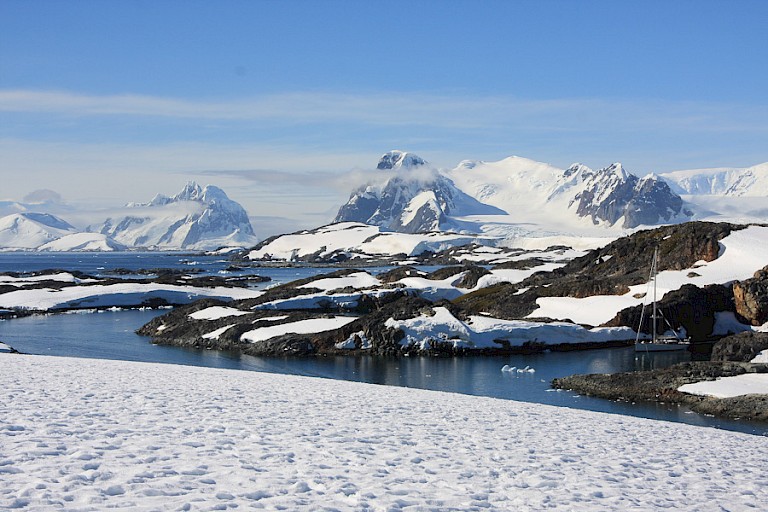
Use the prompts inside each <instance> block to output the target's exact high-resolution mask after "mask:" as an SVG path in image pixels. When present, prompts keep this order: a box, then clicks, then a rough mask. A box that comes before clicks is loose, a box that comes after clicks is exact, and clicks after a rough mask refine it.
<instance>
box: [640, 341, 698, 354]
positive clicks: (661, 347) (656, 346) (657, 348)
mask: <svg viewBox="0 0 768 512" xmlns="http://www.w3.org/2000/svg"><path fill="white" fill-rule="evenodd" d="M690 346H691V344H690V343H653V342H649V343H635V352H673V351H680V350H688V348H690Z"/></svg>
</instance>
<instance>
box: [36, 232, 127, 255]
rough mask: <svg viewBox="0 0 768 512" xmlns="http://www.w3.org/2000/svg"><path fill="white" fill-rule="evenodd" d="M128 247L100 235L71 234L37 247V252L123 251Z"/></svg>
mask: <svg viewBox="0 0 768 512" xmlns="http://www.w3.org/2000/svg"><path fill="white" fill-rule="evenodd" d="M127 249H128V247H126V246H124V245H123V244H120V243H118V242H115V241H114V240H112V239H111V238H110V237H108V236H106V235H102V234H101V233H72V234H69V235H64V236H62V237H61V238H57V239H56V240H52V241H50V242H48V243H46V244H43V245H41V246H39V247H37V250H38V251H51V252H75V251H100V252H109V251H125V250H127Z"/></svg>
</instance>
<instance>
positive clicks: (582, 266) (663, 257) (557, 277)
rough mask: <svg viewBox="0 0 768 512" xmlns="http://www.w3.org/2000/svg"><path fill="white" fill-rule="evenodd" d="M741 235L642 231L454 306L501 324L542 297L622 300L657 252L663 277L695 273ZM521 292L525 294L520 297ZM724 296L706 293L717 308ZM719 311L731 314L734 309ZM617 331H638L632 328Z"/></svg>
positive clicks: (726, 227) (692, 226) (720, 227)
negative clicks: (669, 273) (698, 264)
mask: <svg viewBox="0 0 768 512" xmlns="http://www.w3.org/2000/svg"><path fill="white" fill-rule="evenodd" d="M737 229H743V226H736V225H732V224H728V223H709V222H688V223H685V224H676V225H671V226H662V227H660V228H656V229H652V230H646V231H638V232H637V233H634V234H632V235H630V236H629V237H625V238H621V239H619V240H616V241H614V242H612V243H610V244H608V245H607V246H605V247H603V248H600V249H595V250H593V251H590V252H589V253H588V254H586V255H584V256H582V257H580V258H576V259H574V260H572V261H571V262H569V263H568V264H567V265H565V266H564V267H561V268H559V269H556V270H553V271H552V272H540V273H536V274H534V275H532V276H531V277H529V278H527V279H525V280H524V281H522V282H521V283H519V284H517V285H511V284H499V285H496V286H490V287H488V288H484V289H482V290H477V291H475V292H472V293H469V294H467V295H464V296H462V297H459V298H458V299H456V301H455V302H456V303H457V304H459V305H461V307H462V308H464V309H465V311H467V313H471V314H477V313H480V312H482V311H485V312H488V313H491V314H492V315H495V316H496V315H498V316H499V317H500V318H506V319H519V318H522V317H525V316H527V315H529V314H531V313H532V312H533V311H534V310H535V309H536V299H537V298H539V297H587V296H590V295H621V294H624V293H626V292H627V291H628V289H629V286H633V285H636V284H641V283H645V282H647V281H648V278H649V271H650V267H651V260H652V259H653V251H654V248H655V247H658V248H659V254H660V257H659V270H660V271H661V270H667V269H670V270H683V269H687V268H691V267H693V266H694V264H695V263H696V262H697V261H700V260H704V261H712V260H714V259H716V258H717V257H718V256H719V253H720V244H719V240H721V239H722V238H724V237H726V236H727V235H729V234H730V233H731V231H734V230H737ZM521 289H527V291H525V292H524V293H519V294H518V290H521ZM723 293H724V292H723V291H722V290H714V289H713V290H712V291H711V293H709V292H708V293H707V297H708V299H707V300H709V299H716V301H717V303H716V304H715V305H713V307H720V305H721V304H723V303H724V302H727V300H728V297H726V296H723ZM710 309H711V308H710ZM638 311H639V310H638ZM718 311H733V306H730V305H729V306H728V307H724V309H719V310H718ZM683 313H684V312H683V311H682V310H681V315H682V316H681V317H687V318H691V321H690V322H687V323H688V324H689V327H691V328H692V329H693V331H695V332H700V331H701V330H702V329H701V328H697V327H696V325H694V324H695V323H696V320H695V319H696V318H698V317H697V316H696V314H695V313H694V312H689V313H685V314H683ZM633 319H634V317H633ZM637 321H638V322H639V314H638V315H637ZM612 325H613V324H612ZM616 325H628V326H630V327H636V325H634V324H624V323H622V324H618V323H617V324H616Z"/></svg>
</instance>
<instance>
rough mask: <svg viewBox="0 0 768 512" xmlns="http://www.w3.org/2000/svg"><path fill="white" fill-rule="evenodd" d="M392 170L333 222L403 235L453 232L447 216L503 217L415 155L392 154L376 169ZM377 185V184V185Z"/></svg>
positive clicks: (350, 202)
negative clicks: (358, 225) (446, 230)
mask: <svg viewBox="0 0 768 512" xmlns="http://www.w3.org/2000/svg"><path fill="white" fill-rule="evenodd" d="M376 169H377V170H381V171H388V172H387V174H385V175H383V176H380V178H383V179H384V181H383V182H382V181H380V180H374V181H372V182H371V183H368V184H366V185H363V186H362V187H360V188H358V189H357V190H355V191H354V192H353V193H352V195H351V196H350V198H349V200H348V201H347V203H346V204H344V205H343V206H342V207H341V208H340V209H339V212H338V214H337V215H336V218H335V219H334V222H362V223H365V224H370V225H373V226H381V227H383V228H386V229H389V230H392V231H397V232H401V233H422V232H428V231H439V230H441V229H448V228H449V225H448V216H464V215H503V214H505V213H506V212H504V211H502V210H500V209H499V208H496V207H493V206H490V205H486V204H483V203H481V202H480V201H478V200H476V199H474V198H472V197H470V196H469V195H467V194H465V193H464V192H462V191H461V190H459V189H457V188H456V186H455V185H454V184H453V182H452V181H451V180H450V179H449V178H447V177H446V176H445V175H443V174H441V173H440V172H438V171H437V170H436V169H434V168H432V167H431V166H430V165H429V164H428V163H427V162H426V161H425V160H423V159H422V158H420V157H419V156H417V155H414V154H413V153H405V152H402V151H390V152H388V153H385V154H384V155H383V156H382V157H381V159H380V160H379V163H378V165H377V166H376ZM377 181H378V183H377Z"/></svg>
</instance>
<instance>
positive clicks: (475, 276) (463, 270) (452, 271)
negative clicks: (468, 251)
mask: <svg viewBox="0 0 768 512" xmlns="http://www.w3.org/2000/svg"><path fill="white" fill-rule="evenodd" d="M459 274H463V275H462V276H461V277H460V278H458V280H457V281H456V282H454V285H455V286H457V287H459V288H474V287H475V286H477V281H478V280H479V279H480V278H481V277H483V276H484V275H486V274H490V271H489V270H488V269H486V268H483V267H478V266H477V265H463V266H456V267H443V268H441V269H438V270H435V271H434V272H432V273H430V274H429V275H427V276H426V278H427V279H432V280H443V279H448V278H449V277H451V276H458V275H459Z"/></svg>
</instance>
